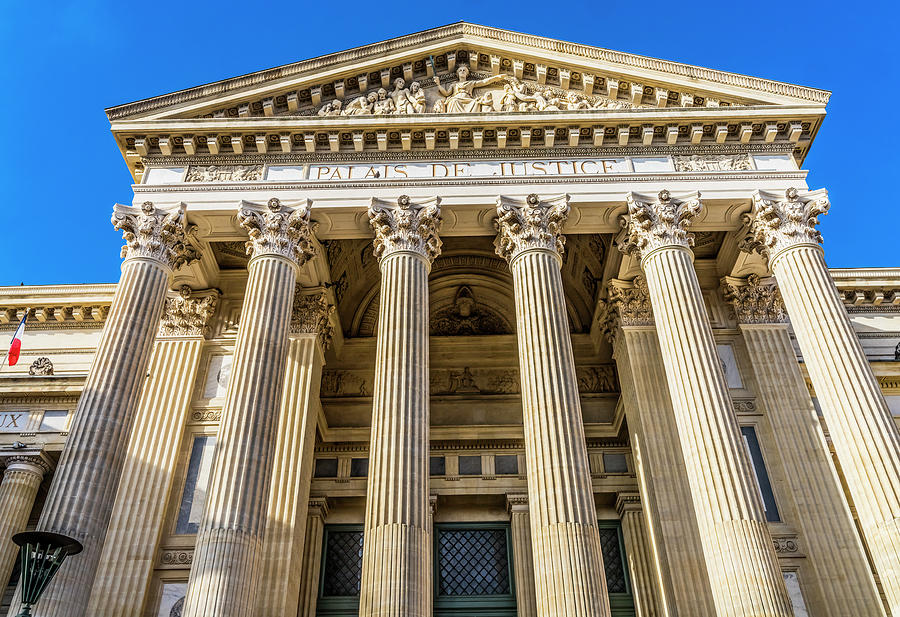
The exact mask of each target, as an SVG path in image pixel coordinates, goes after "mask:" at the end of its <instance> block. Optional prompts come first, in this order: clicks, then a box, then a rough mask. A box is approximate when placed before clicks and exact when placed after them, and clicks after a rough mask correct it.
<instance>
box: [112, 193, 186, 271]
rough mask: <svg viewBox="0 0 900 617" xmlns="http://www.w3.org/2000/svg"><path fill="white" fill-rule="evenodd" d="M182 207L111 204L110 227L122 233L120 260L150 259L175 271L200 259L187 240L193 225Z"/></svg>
mask: <svg viewBox="0 0 900 617" xmlns="http://www.w3.org/2000/svg"><path fill="white" fill-rule="evenodd" d="M184 213H185V206H184V204H178V205H177V206H174V207H172V208H165V209H163V208H157V207H156V206H154V205H153V203H151V202H149V201H145V202H144V203H143V204H142V205H141V207H140V208H132V207H131V206H123V205H121V204H116V205H115V206H113V214H112V224H113V227H115V228H116V229H118V230H120V231H121V232H122V238H123V239H124V240H125V246H123V247H122V257H123V258H124V259H137V258H143V259H152V260H155V261H158V262H160V263H162V264H164V265H165V266H167V267H169V268H171V269H173V270H177V269H178V268H180V267H181V266H183V265H185V264H189V263H191V262H192V261H196V260H197V259H200V252H199V251H198V250H197V249H196V248H194V247H193V246H192V245H191V244H189V243H188V240H187V238H188V236H190V235H191V234H192V233H193V231H194V229H195V227H194V226H193V225H188V224H187V222H186V221H185V215H184Z"/></svg>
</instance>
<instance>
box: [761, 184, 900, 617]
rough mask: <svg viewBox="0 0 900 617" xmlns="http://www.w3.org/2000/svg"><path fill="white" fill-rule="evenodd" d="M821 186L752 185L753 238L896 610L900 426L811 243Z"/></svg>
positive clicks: (899, 595)
mask: <svg viewBox="0 0 900 617" xmlns="http://www.w3.org/2000/svg"><path fill="white" fill-rule="evenodd" d="M829 206H830V204H829V201H828V195H827V193H826V192H825V190H824V189H823V190H819V191H813V192H807V193H800V192H799V191H797V190H796V189H788V190H787V191H786V192H785V194H784V196H781V195H777V194H771V193H764V192H762V191H759V192H757V193H756V194H755V195H754V199H753V218H752V221H751V225H750V231H751V235H752V241H753V244H752V245H751V246H748V248H751V247H752V248H755V249H757V250H759V251H760V252H761V253H762V254H763V255H764V256H766V257H767V258H768V260H769V267H770V268H771V269H772V272H774V273H775V278H776V279H777V280H778V286H779V288H780V289H781V293H782V295H783V296H784V303H785V306H786V307H787V310H788V314H789V315H790V316H791V325H792V326H793V329H794V333H795V334H796V336H797V341H798V342H799V343H800V350H801V351H802V352H803V359H804V361H805V362H806V366H807V368H808V370H809V376H810V379H811V380H812V383H813V386H814V387H815V389H816V396H817V397H818V399H819V405H820V407H821V408H822V416H823V417H824V418H825V423H826V425H827V426H828V431H829V434H830V435H831V439H832V441H833V443H834V449H835V451H836V452H837V457H838V461H839V462H840V464H841V469H842V470H843V472H844V475H845V477H846V479H847V485H848V487H849V490H850V494H851V496H852V497H853V503H854V505H855V506H856V510H857V512H858V514H859V522H860V526H861V527H862V533H863V536H864V537H865V540H866V544H867V545H868V548H869V552H870V554H871V556H872V561H873V562H874V564H875V569H876V570H877V571H878V575H879V577H880V578H881V582H882V585H883V587H884V592H885V595H886V596H887V599H888V604H889V605H890V608H891V612H892V614H893V615H894V616H895V617H897V616H900V430H898V428H897V425H896V424H895V423H894V419H893V418H892V417H891V412H890V410H889V409H888V407H887V403H885V400H884V396H883V395H882V394H881V389H880V388H879V386H878V381H877V380H876V379H875V376H874V375H873V373H872V369H871V367H870V366H869V362H868V360H866V355H865V353H864V352H863V349H862V346H861V345H860V344H859V340H858V339H857V338H856V334H855V333H854V331H853V327H852V326H851V324H850V318H849V316H848V315H847V311H846V309H844V305H843V303H842V302H841V299H840V297H839V296H838V292H837V289H836V288H835V286H834V282H833V281H832V280H831V275H829V274H828V268H827V267H826V265H825V258H824V256H823V253H822V249H821V247H820V246H819V243H820V242H821V240H822V236H821V234H820V233H819V231H818V230H817V229H816V225H817V224H818V218H817V217H819V216H821V215H823V214H825V213H826V212H828V208H829Z"/></svg>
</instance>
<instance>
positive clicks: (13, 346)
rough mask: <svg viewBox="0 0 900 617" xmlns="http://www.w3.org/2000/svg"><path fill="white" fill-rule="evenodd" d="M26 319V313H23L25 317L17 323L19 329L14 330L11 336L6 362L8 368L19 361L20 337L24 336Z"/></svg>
mask: <svg viewBox="0 0 900 617" xmlns="http://www.w3.org/2000/svg"><path fill="white" fill-rule="evenodd" d="M27 317H28V311H25V316H24V317H22V321H20V322H19V327H18V328H16V333H15V334H13V338H12V342H11V343H10V344H9V351H8V352H7V353H6V361H7V363H8V364H9V365H10V366H15V365H16V362H18V361H19V353H20V352H21V351H22V335H23V334H25V319H26V318H27Z"/></svg>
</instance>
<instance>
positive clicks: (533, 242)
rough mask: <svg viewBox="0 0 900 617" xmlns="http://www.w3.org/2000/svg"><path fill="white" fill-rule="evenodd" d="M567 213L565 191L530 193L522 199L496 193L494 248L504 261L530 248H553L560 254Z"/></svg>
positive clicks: (562, 250)
mask: <svg viewBox="0 0 900 617" xmlns="http://www.w3.org/2000/svg"><path fill="white" fill-rule="evenodd" d="M568 216H569V196H568V195H565V194H563V195H555V196H553V197H547V198H545V199H541V198H540V197H538V196H537V195H535V194H534V193H532V194H531V195H529V196H528V197H526V198H525V199H524V200H521V199H513V198H510V197H498V198H497V218H496V219H494V228H495V229H496V230H497V237H496V238H495V239H494V248H495V250H496V252H497V254H498V255H500V257H503V258H504V259H505V260H506V261H512V260H513V259H514V258H515V257H516V256H517V255H518V254H519V253H521V252H523V251H528V250H532V249H544V250H548V251H553V252H554V253H556V255H557V257H559V258H562V254H563V252H564V251H565V245H566V237H565V236H564V235H563V234H562V226H563V223H565V222H566V218H568Z"/></svg>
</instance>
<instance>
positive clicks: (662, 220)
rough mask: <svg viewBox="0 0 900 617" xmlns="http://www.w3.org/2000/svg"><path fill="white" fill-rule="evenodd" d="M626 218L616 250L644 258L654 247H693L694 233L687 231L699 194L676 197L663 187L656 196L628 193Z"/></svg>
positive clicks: (698, 209) (696, 208)
mask: <svg viewBox="0 0 900 617" xmlns="http://www.w3.org/2000/svg"><path fill="white" fill-rule="evenodd" d="M626 200H627V202H628V217H627V219H626V220H625V222H624V227H625V234H624V237H623V238H622V239H620V240H619V250H620V251H622V252H623V253H625V254H627V255H632V256H634V257H637V258H638V259H644V258H645V257H646V256H647V255H649V254H650V253H651V252H653V251H654V250H656V249H660V248H664V247H684V248H690V247H692V246H694V235H693V234H691V233H688V231H687V229H688V227H690V225H691V223H692V222H693V220H694V217H695V216H697V214H699V213H700V209H701V204H700V193H696V192H695V193H692V194H690V195H687V196H685V197H683V198H681V199H676V198H675V197H673V196H672V194H671V193H669V191H667V190H662V191H660V192H659V194H658V195H657V196H656V198H653V197H650V196H646V195H640V194H638V193H628V196H627V197H626Z"/></svg>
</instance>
